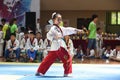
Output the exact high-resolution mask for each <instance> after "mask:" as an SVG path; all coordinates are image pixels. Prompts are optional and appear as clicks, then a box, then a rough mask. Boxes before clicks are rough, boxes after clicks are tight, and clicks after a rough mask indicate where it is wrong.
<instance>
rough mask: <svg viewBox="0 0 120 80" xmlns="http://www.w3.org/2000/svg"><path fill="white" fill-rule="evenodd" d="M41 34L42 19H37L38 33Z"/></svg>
mask: <svg viewBox="0 0 120 80" xmlns="http://www.w3.org/2000/svg"><path fill="white" fill-rule="evenodd" d="M37 32H40V33H42V30H41V27H40V19H37V24H36V33H37Z"/></svg>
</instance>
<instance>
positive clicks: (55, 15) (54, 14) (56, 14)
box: [52, 12, 61, 19]
mask: <svg viewBox="0 0 120 80" xmlns="http://www.w3.org/2000/svg"><path fill="white" fill-rule="evenodd" d="M58 15H61V14H60V13H56V12H54V13H53V14H52V19H55V18H56V17H57V16H58Z"/></svg>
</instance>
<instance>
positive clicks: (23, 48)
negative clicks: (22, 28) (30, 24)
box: [20, 32, 28, 55]
mask: <svg viewBox="0 0 120 80" xmlns="http://www.w3.org/2000/svg"><path fill="white" fill-rule="evenodd" d="M27 39H28V33H27V32H25V33H24V37H23V38H22V39H21V41H20V50H21V53H22V55H26V51H27V50H26V49H27V44H26V43H27Z"/></svg>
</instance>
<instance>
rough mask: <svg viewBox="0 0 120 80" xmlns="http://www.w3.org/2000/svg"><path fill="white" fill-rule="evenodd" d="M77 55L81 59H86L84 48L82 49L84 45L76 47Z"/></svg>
mask: <svg viewBox="0 0 120 80" xmlns="http://www.w3.org/2000/svg"><path fill="white" fill-rule="evenodd" d="M76 57H77V58H79V59H81V61H83V60H84V58H83V57H84V54H83V50H82V47H81V46H79V47H78V48H77V49H76Z"/></svg>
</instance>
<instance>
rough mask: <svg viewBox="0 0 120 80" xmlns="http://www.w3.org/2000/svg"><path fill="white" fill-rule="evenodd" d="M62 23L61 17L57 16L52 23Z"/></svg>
mask: <svg viewBox="0 0 120 80" xmlns="http://www.w3.org/2000/svg"><path fill="white" fill-rule="evenodd" d="M61 21H62V16H61V15H60V14H58V15H57V16H56V18H55V19H53V23H54V24H56V25H59V24H60V23H61Z"/></svg>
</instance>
